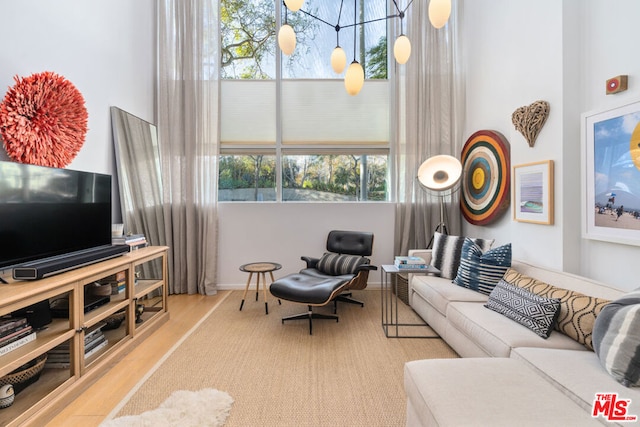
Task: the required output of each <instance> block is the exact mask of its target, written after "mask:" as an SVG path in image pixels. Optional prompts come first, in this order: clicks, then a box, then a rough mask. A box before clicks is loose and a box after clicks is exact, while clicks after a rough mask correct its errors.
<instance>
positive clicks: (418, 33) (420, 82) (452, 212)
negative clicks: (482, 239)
mask: <svg viewBox="0 0 640 427" xmlns="http://www.w3.org/2000/svg"><path fill="white" fill-rule="evenodd" d="M459 3H460V2H457V1H455V0H453V1H452V11H451V17H450V18H449V21H448V23H447V24H446V25H445V26H444V27H443V28H440V29H436V28H434V27H433V26H432V25H431V24H430V22H429V16H428V2H413V3H412V5H411V8H410V10H409V12H408V13H407V15H408V18H409V19H408V21H409V22H408V28H407V34H408V36H409V38H410V39H411V45H412V49H411V51H412V54H411V58H410V59H409V61H408V62H407V63H406V65H405V66H397V65H396V72H397V73H398V74H397V76H396V79H395V93H396V96H395V100H394V103H395V109H393V111H394V112H395V115H396V116H395V119H396V120H397V123H398V125H397V127H396V129H395V135H394V140H395V149H396V150H395V151H396V156H395V162H396V163H395V169H396V171H397V180H396V189H395V190H396V198H397V204H396V220H395V242H394V253H395V254H396V255H406V254H407V252H408V250H409V249H418V248H426V247H427V245H428V244H429V241H430V240H431V237H432V235H433V232H434V230H435V227H436V226H437V225H438V223H439V222H440V206H439V199H438V196H437V195H434V194H429V193H427V192H426V191H425V190H424V189H422V187H420V184H419V183H418V181H417V179H416V177H417V174H418V168H419V167H420V164H421V163H422V162H423V161H425V160H427V159H428V158H430V157H432V156H436V155H439V154H449V155H452V156H454V157H456V158H458V159H459V158H460V152H461V150H462V146H463V145H464V140H463V134H462V132H463V126H464V80H463V75H462V71H461V70H462V67H461V59H460V56H459V48H458V27H459V22H460V16H461V7H460V4H459ZM459 200H460V195H459V191H458V192H456V193H454V194H453V195H452V196H451V197H447V198H445V199H444V202H445V210H446V214H445V217H446V218H447V219H448V220H447V221H446V223H447V229H448V231H449V233H450V234H458V233H460V231H461V227H462V219H461V216H460V203H459Z"/></svg>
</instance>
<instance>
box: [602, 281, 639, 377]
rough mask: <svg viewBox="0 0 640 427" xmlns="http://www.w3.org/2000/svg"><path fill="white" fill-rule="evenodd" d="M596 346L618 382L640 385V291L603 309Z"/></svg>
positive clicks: (606, 367)
mask: <svg viewBox="0 0 640 427" xmlns="http://www.w3.org/2000/svg"><path fill="white" fill-rule="evenodd" d="M593 347H594V350H595V352H596V354H597V355H598V358H599V359H600V363H602V366H604V368H605V369H606V370H607V372H609V374H611V376H612V377H613V378H615V380H616V381H618V382H619V383H620V384H622V385H624V386H626V387H630V386H640V290H636V291H634V292H631V293H629V294H627V295H625V296H624V297H622V298H619V299H617V300H615V301H612V302H611V303H610V304H608V305H607V306H605V307H604V308H603V309H602V311H601V312H600V314H599V315H598V318H597V319H596V322H595V326H594V328H593Z"/></svg>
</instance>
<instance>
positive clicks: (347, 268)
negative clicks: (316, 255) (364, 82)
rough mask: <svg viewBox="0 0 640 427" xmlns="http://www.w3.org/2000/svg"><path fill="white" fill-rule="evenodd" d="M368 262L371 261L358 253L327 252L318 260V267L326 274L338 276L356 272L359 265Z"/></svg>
mask: <svg viewBox="0 0 640 427" xmlns="http://www.w3.org/2000/svg"><path fill="white" fill-rule="evenodd" d="M368 263H369V261H368V260H367V259H366V258H365V257H361V256H358V255H340V254H334V253H329V252H327V253H325V254H324V255H322V258H320V259H319V260H318V263H317V264H316V269H318V271H320V272H321V273H324V274H328V275H331V276H338V275H341V274H355V273H356V270H357V268H358V267H360V266H361V265H363V264H368Z"/></svg>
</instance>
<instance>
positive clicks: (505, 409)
mask: <svg viewBox="0 0 640 427" xmlns="http://www.w3.org/2000/svg"><path fill="white" fill-rule="evenodd" d="M485 311H488V310H485ZM494 314H495V313H494ZM558 335H560V334H558ZM565 338H566V337H565ZM404 389H405V392H406V394H407V423H406V425H408V426H416V425H431V426H441V427H443V426H514V425H516V426H565V427H566V426H580V427H583V426H591V425H594V426H598V425H600V426H601V424H600V423H599V422H598V421H597V420H596V419H594V418H592V417H591V413H590V412H589V411H585V410H584V409H582V408H581V407H580V406H579V405H577V404H576V403H575V402H573V401H572V400H571V399H570V398H568V397H567V396H565V395H563V394H562V392H561V391H559V390H557V389H556V388H555V387H553V386H552V385H551V384H549V383H548V382H547V381H545V380H544V379H543V378H542V377H540V376H539V375H537V374H536V373H534V372H533V371H532V370H531V369H528V368H527V367H526V365H525V364H524V363H523V362H521V361H519V360H515V359H508V358H470V359H428V360H414V361H410V362H407V363H405V365H404Z"/></svg>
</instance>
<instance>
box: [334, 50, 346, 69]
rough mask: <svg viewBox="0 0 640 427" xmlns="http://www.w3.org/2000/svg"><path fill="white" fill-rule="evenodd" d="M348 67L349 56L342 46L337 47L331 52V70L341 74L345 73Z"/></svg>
mask: <svg viewBox="0 0 640 427" xmlns="http://www.w3.org/2000/svg"><path fill="white" fill-rule="evenodd" d="M346 66H347V54H346V53H345V52H344V49H343V48H341V47H340V46H337V47H336V48H335V49H333V52H331V68H333V71H334V72H335V73H336V74H341V73H342V72H343V71H344V68H345V67H346Z"/></svg>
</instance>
